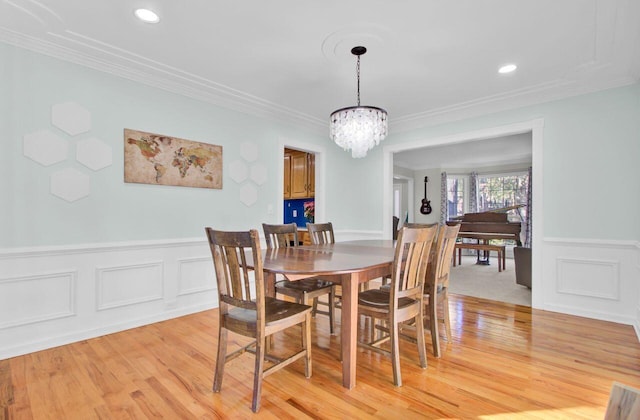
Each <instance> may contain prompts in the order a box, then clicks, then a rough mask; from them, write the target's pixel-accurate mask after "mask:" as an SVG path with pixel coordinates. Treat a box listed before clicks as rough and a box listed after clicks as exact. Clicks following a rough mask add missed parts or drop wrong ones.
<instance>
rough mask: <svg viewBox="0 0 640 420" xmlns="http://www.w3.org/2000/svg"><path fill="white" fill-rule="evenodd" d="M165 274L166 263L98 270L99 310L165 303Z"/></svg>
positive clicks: (157, 262)
mask: <svg viewBox="0 0 640 420" xmlns="http://www.w3.org/2000/svg"><path fill="white" fill-rule="evenodd" d="M162 271H163V270H162V261H155V262H148V263H144V264H132V265H121V266H115V267H98V268H97V269H96V280H97V286H96V291H97V309H98V310H99V311H102V310H105V309H112V308H117V307H120V306H126V305H134V304H136V303H143V302H151V301H154V300H160V299H162V297H163V293H162V292H163V290H162V289H163V283H162V281H163V275H162Z"/></svg>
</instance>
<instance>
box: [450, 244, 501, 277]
mask: <svg viewBox="0 0 640 420" xmlns="http://www.w3.org/2000/svg"><path fill="white" fill-rule="evenodd" d="M456 249H457V250H458V265H461V264H462V250H463V249H475V250H478V251H486V252H491V251H496V252H497V253H498V272H499V273H501V272H502V270H504V269H505V268H506V266H507V265H506V262H507V257H506V252H505V247H504V245H490V244H466V243H463V242H457V243H456ZM453 266H454V267H455V266H456V256H455V251H454V254H453Z"/></svg>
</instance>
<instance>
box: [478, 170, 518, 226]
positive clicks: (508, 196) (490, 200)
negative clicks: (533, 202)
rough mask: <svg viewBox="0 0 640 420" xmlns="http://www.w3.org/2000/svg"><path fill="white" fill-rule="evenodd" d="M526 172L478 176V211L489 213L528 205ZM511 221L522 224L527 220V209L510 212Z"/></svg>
mask: <svg viewBox="0 0 640 420" xmlns="http://www.w3.org/2000/svg"><path fill="white" fill-rule="evenodd" d="M528 181H529V175H528V173H526V172H520V173H514V174H504V175H479V176H478V211H479V212H483V211H489V210H494V209H499V208H504V207H510V206H515V205H518V204H527V185H528ZM508 214H509V221H512V222H521V221H522V220H526V218H527V207H526V206H524V207H521V208H519V209H517V210H515V211H510V212H509V213H508Z"/></svg>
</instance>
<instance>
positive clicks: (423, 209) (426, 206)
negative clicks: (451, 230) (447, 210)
mask: <svg viewBox="0 0 640 420" xmlns="http://www.w3.org/2000/svg"><path fill="white" fill-rule="evenodd" d="M427 182H429V177H428V176H425V177H424V199H423V200H422V206H420V213H422V214H431V201H429V200H427Z"/></svg>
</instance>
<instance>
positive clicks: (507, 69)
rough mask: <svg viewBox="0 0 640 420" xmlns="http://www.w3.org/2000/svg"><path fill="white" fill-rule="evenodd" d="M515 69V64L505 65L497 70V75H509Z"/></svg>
mask: <svg viewBox="0 0 640 420" xmlns="http://www.w3.org/2000/svg"><path fill="white" fill-rule="evenodd" d="M517 68H518V66H516V65H515V64H506V65H504V66H502V67H500V68H499V69H498V73H501V74H505V73H511V72H512V71H515V69H517Z"/></svg>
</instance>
